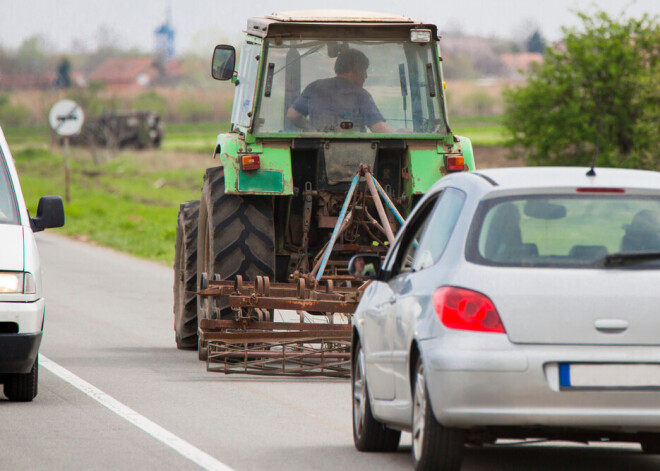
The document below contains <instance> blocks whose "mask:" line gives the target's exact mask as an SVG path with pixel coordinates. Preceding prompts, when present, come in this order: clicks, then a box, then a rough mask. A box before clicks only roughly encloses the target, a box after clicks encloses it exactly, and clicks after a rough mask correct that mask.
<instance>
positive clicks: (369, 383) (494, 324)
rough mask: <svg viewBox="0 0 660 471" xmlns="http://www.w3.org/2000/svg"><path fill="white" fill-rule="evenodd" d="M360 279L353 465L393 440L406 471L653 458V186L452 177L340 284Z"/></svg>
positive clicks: (570, 174)
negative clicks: (564, 444) (608, 447)
mask: <svg viewBox="0 0 660 471" xmlns="http://www.w3.org/2000/svg"><path fill="white" fill-rule="evenodd" d="M358 262H359V263H358ZM365 264H366V265H367V266H369V265H373V266H375V268H376V270H375V271H376V274H375V275H364V276H365V277H366V278H372V279H373V281H372V282H371V284H370V285H369V286H368V287H367V288H366V290H365V291H364V295H363V297H362V299H361V301H360V304H359V306H358V309H357V312H356V313H355V316H354V318H353V326H354V335H353V366H352V370H353V379H352V382H353V430H354V441H355V446H356V447H357V448H358V449H359V450H362V451H388V450H394V449H396V448H397V447H398V443H399V437H400V433H401V430H406V431H410V432H412V443H413V445H412V454H413V459H414V462H415V466H416V468H417V469H440V470H457V469H459V468H460V466H461V459H462V450H463V446H464V445H465V444H475V445H479V444H484V443H492V442H494V441H495V440H497V439H500V438H543V439H550V440H551V439H568V440H580V441H600V440H611V441H629V442H639V443H641V445H642V449H643V450H644V452H647V453H660V407H658V404H660V402H659V399H660V289H659V287H660V173H657V172H648V171H635V170H620V169H596V170H595V174H594V172H592V171H588V169H582V168H516V169H493V170H484V171H479V172H469V173H460V174H453V175H450V176H447V177H445V178H443V179H442V180H441V181H439V182H438V183H436V184H435V186H434V187H433V188H432V190H431V191H430V192H429V193H428V194H427V195H426V196H425V197H424V198H423V199H422V200H421V201H420V202H419V204H418V205H417V207H416V208H415V210H414V212H413V213H412V214H411V215H410V217H409V218H408V220H407V221H406V224H405V225H404V227H403V228H402V229H401V231H399V233H398V234H397V237H396V240H395V241H394V243H393V244H392V247H391V248H390V250H389V252H388V254H387V256H386V258H385V260H384V261H383V264H382V267H381V266H380V260H379V258H378V257H377V256H373V255H360V256H356V257H354V258H353V259H352V260H351V262H350V263H349V271H353V272H355V271H356V270H357V267H358V266H359V267H360V268H362V267H363V266H365ZM372 272H373V271H372ZM363 273H366V272H363Z"/></svg>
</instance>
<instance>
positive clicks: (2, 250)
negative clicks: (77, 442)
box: [0, 128, 64, 401]
mask: <svg viewBox="0 0 660 471" xmlns="http://www.w3.org/2000/svg"><path fill="white" fill-rule="evenodd" d="M63 225H64V206H63V204H62V198H60V197H59V196H44V197H43V198H41V199H40V200H39V206H38V208H37V215H36V217H34V218H31V217H30V216H29V214H28V211H27V208H26V206H25V201H23V193H22V191H21V186H20V184H19V182H18V175H17V173H16V167H15V166H14V160H13V158H12V156H11V153H10V152H9V146H8V145H7V140H6V139H5V135H4V133H3V132H2V128H0V383H2V384H4V393H5V396H7V398H8V399H9V400H12V401H31V400H32V399H34V397H35V396H36V395H37V382H38V376H39V373H38V370H39V361H38V354H39V345H40V344H41V334H42V329H43V326H44V310H45V300H44V298H43V297H42V288H41V265H40V263H39V252H38V251H37V244H36V242H35V240H34V232H38V231H42V230H44V229H46V228H48V227H61V226H63Z"/></svg>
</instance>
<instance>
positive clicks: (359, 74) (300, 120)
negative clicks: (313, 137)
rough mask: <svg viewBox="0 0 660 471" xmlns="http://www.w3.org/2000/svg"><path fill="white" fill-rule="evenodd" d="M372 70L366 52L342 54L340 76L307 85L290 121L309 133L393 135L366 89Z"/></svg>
mask: <svg viewBox="0 0 660 471" xmlns="http://www.w3.org/2000/svg"><path fill="white" fill-rule="evenodd" d="M368 67H369V59H368V58H367V56H365V55H364V53H363V52H361V51H358V50H357V49H347V50H345V51H342V52H341V53H340V54H339V55H338V56H337V60H336V61H335V73H336V74H337V75H336V76H335V77H332V78H328V79H320V80H316V81H314V82H312V83H310V84H309V85H307V87H305V90H303V92H302V94H301V95H300V96H299V97H298V98H297V99H296V101H294V102H293V105H291V108H289V109H288V111H287V114H286V117H287V119H288V120H289V121H291V122H292V123H293V124H295V125H296V126H298V127H299V128H301V129H304V130H305V131H323V132H333V131H335V132H336V131H340V130H353V131H358V132H365V131H366V128H369V129H370V130H371V132H376V133H386V132H390V131H391V129H390V127H389V126H388V125H387V123H385V118H383V115H382V114H381V113H380V111H379V110H378V107H377V106H376V103H374V100H373V98H372V97H371V94H370V93H369V92H368V91H366V90H365V89H364V88H362V86H363V85H364V81H365V80H366V79H367V68H368ZM306 116H309V120H308V119H306V118H305V117H306Z"/></svg>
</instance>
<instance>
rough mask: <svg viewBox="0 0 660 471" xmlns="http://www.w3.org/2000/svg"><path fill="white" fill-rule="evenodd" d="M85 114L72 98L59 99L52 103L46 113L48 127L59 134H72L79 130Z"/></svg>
mask: <svg viewBox="0 0 660 471" xmlns="http://www.w3.org/2000/svg"><path fill="white" fill-rule="evenodd" d="M84 120H85V114H84V113H83V110H82V108H80V106H78V104H77V103H76V102H75V101H73V100H60V101H58V102H57V103H55V104H54V105H53V107H52V108H51V109H50V113H49V115H48V121H49V122H50V127H51V128H53V131H55V132H56V133H57V134H59V135H60V136H72V135H74V134H78V133H79V132H80V128H82V125H83V121H84Z"/></svg>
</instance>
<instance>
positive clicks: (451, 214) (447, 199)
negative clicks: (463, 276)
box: [412, 188, 466, 271]
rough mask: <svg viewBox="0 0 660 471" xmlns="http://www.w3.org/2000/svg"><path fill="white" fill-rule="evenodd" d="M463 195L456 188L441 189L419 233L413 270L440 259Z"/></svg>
mask: <svg viewBox="0 0 660 471" xmlns="http://www.w3.org/2000/svg"><path fill="white" fill-rule="evenodd" d="M465 196H466V195H465V193H463V192H462V191H460V190H457V189H456V188H447V189H446V190H445V191H443V193H442V196H441V198H440V199H439V200H438V202H437V203H436V204H435V206H434V208H433V211H432V212H431V216H430V218H429V219H428V222H427V223H426V224H425V226H424V228H423V231H422V233H421V235H420V238H419V246H418V247H417V249H416V250H415V256H414V259H413V261H412V270H413V271H419V270H423V269H425V268H428V267H430V266H431V265H433V264H435V263H436V262H437V261H438V260H440V257H441V256H442V254H443V252H444V251H445V247H447V243H448V242H449V236H451V233H452V231H453V230H454V226H456V221H457V220H458V215H459V214H460V212H461V209H462V208H463V203H464V202H465Z"/></svg>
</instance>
